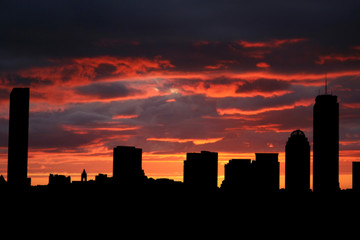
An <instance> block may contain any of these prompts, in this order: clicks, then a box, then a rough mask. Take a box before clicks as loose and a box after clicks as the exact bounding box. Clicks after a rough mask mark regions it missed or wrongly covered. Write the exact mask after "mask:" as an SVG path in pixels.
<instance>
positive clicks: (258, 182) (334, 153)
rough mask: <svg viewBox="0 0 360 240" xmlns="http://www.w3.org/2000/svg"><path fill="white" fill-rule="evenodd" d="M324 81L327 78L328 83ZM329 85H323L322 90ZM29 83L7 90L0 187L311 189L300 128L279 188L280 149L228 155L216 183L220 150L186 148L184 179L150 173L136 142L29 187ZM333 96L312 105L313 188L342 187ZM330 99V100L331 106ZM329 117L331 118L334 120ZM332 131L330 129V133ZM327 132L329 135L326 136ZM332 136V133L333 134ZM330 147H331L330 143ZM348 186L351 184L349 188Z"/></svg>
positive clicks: (12, 189) (355, 170)
mask: <svg viewBox="0 0 360 240" xmlns="http://www.w3.org/2000/svg"><path fill="white" fill-rule="evenodd" d="M326 84H327V83H326ZM326 88H327V85H325V89H326ZM29 93H30V89H29V88H14V89H13V90H12V92H11V94H10V117H9V122H10V123H9V154H8V176H11V177H10V180H9V179H8V180H7V181H6V180H5V178H4V177H3V176H2V175H1V179H0V181H1V184H0V190H2V191H6V192H7V191H10V192H24V191H25V192H27V191H35V192H49V193H54V192H56V191H59V192H86V193H89V192H92V191H93V192H99V191H100V192H104V191H106V192H113V193H118V192H121V191H124V190H126V191H130V192H143V191H144V192H146V193H149V192H155V193H158V194H160V193H161V194H164V193H166V192H169V193H174V192H178V194H184V193H186V194H189V193H191V194H192V193H197V194H199V193H213V194H214V193H223V194H231V195H242V194H263V193H278V192H281V191H284V192H289V193H302V194H304V193H309V192H312V191H311V188H310V148H311V147H310V144H309V141H308V139H307V138H306V136H305V134H304V132H302V131H301V130H294V131H293V132H292V133H291V134H290V137H289V139H288V141H287V142H286V145H285V188H284V189H280V187H279V186H280V185H279V183H280V163H279V161H278V155H279V153H255V160H253V161H252V160H251V159H231V160H229V161H228V163H227V164H225V165H224V168H225V171H224V173H225V174H224V180H223V181H222V183H221V184H220V187H218V185H219V183H218V167H219V164H218V153H217V152H210V151H201V152H200V153H195V152H192V153H187V154H186V159H185V160H184V162H183V181H174V180H172V179H166V178H159V179H153V178H149V177H148V176H147V175H146V173H145V172H144V170H143V167H142V149H141V148H136V147H134V146H116V147H114V148H113V174H112V176H111V177H110V176H108V175H107V174H103V173H99V174H98V175H96V176H95V180H93V179H92V180H88V179H87V173H86V169H83V171H82V172H81V173H80V175H81V181H71V177H70V176H65V175H61V174H53V173H50V175H49V182H48V185H47V186H45V185H43V186H39V185H38V186H31V184H30V183H31V179H30V178H28V177H27V166H28V159H27V155H28V128H29V96H30V94H29ZM336 99H337V96H334V95H331V94H328V93H327V90H325V94H324V95H318V96H317V97H316V99H315V101H316V103H315V105H314V131H317V133H316V134H314V141H315V139H316V145H315V144H314V146H316V147H318V146H322V147H321V148H320V147H319V150H317V151H318V152H317V153H316V154H315V155H314V156H315V157H316V158H318V159H314V161H313V164H314V169H315V170H316V172H314V174H315V176H316V177H314V178H313V179H314V180H313V181H318V182H319V183H317V182H316V183H315V182H314V186H315V189H314V191H315V192H319V193H336V192H340V190H341V189H340V186H339V181H338V179H339V170H338V169H339V166H338V165H339V160H338V159H339V153H338V152H339V148H338V145H339V137H338V136H339V133H338V132H339V120H338V119H339V110H338V108H339V104H338V103H337V101H336ZM329 104H332V106H331V105H329ZM332 119H333V120H332ZM318 128H322V129H323V130H317V129H318ZM332 132H334V133H332ZM329 133H330V135H329ZM332 136H334V137H332ZM329 146H332V147H329ZM358 163H359V162H353V163H352V164H353V178H352V179H353V186H354V187H353V189H351V190H352V192H355V193H357V192H360V187H359V186H360V182H359V181H360V177H359V175H360V171H359V169H360V168H359V167H358ZM25 170H26V171H25ZM348 190H349V189H348Z"/></svg>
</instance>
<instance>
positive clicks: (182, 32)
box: [0, 0, 360, 67]
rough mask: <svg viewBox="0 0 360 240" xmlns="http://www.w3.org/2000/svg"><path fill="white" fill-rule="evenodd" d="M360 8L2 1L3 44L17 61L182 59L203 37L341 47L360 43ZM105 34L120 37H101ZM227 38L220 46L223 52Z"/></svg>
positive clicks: (280, 2)
mask: <svg viewBox="0 0 360 240" xmlns="http://www.w3.org/2000/svg"><path fill="white" fill-rule="evenodd" d="M359 9H360V3H359V1H356V0H349V1H346V2H339V1H335V0H331V1H325V0H322V1H316V2H310V1H306V2H304V1H300V0H299V1H291V2H289V1H284V0H277V1H271V2H269V1H264V0H259V1H251V2H243V1H232V0H228V1H215V0H211V1H205V0H197V1H190V0H182V1H165V0H160V1H155V2H154V1H151V2H149V1H146V0H140V1H136V2H134V1H130V0H124V1H115V0H105V1H96V0H91V1H70V0H65V1H51V2H49V1H45V0H41V1H25V0H14V1H7V2H6V3H3V4H2V8H1V9H0V20H1V22H2V31H1V33H0V46H2V47H0V49H1V50H2V53H4V54H2V56H3V57H6V58H11V59H13V61H16V59H24V57H29V56H32V58H36V59H37V60H40V59H44V58H46V57H47V58H57V57H69V56H77V57H78V56H94V55H119V56H133V55H137V56H138V55H142V56H155V55H159V54H160V55H163V56H166V57H170V56H174V55H175V53H176V54H177V55H178V56H179V58H180V59H181V58H182V56H181V55H187V56H189V55H191V54H189V53H191V51H192V50H193V49H192V48H191V47H190V45H187V43H189V42H194V41H201V40H206V41H213V42H214V41H217V42H224V43H226V42H231V41H233V40H247V41H253V42H254V41H255V42H256V41H269V40H272V39H288V38H307V39H310V40H311V41H313V42H314V43H317V45H318V46H321V45H326V46H327V47H329V48H330V47H331V49H333V50H334V49H338V50H340V49H345V48H348V46H349V45H357V44H358V43H359V40H360V34H359V31H357V28H358V24H359V22H360V16H359V14H358V11H359ZM109 39H110V40H109ZM104 41H105V42H106V41H107V42H109V41H110V42H112V44H99V42H100V43H101V42H104ZM134 43H136V44H134ZM185 43H186V44H185ZM224 46H225V45H224ZM224 46H222V47H221V46H217V47H216V51H214V53H215V52H217V54H223V52H224V51H223V50H224V49H225V47H224ZM295 57H298V56H295ZM195 59H196V58H195V57H194V60H195ZM208 59H209V60H211V57H210V58H208ZM2 60H3V59H2ZM225 60H226V59H225ZM0 62H1V61H0ZM194 63H196V61H191V64H188V67H191V66H192V64H194ZM205 64H206V63H205Z"/></svg>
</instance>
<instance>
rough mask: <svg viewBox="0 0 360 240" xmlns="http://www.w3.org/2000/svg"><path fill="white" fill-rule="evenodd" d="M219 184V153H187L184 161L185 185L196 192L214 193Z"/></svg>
mask: <svg viewBox="0 0 360 240" xmlns="http://www.w3.org/2000/svg"><path fill="white" fill-rule="evenodd" d="M217 183H218V153H216V152H208V151H201V153H187V154H186V160H185V161H184V184H185V186H186V187H187V188H191V189H194V190H205V191H212V190H216V189H217Z"/></svg>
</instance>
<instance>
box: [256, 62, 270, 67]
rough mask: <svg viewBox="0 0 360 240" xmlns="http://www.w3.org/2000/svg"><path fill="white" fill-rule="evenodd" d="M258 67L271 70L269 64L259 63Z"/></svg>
mask: <svg viewBox="0 0 360 240" xmlns="http://www.w3.org/2000/svg"><path fill="white" fill-rule="evenodd" d="M256 66H257V67H258V68H269V67H270V65H269V64H267V63H266V62H259V63H257V64H256Z"/></svg>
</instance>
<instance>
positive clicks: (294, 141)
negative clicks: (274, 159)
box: [285, 130, 310, 193]
mask: <svg viewBox="0 0 360 240" xmlns="http://www.w3.org/2000/svg"><path fill="white" fill-rule="evenodd" d="M285 189H286V190H287V191H289V192H300V193H301V192H308V191H309V190H310V144H309V141H308V139H307V137H306V136H305V134H304V132H302V131H300V130H296V131H293V132H292V133H291V135H290V137H289V140H288V141H287V143H286V146H285Z"/></svg>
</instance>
